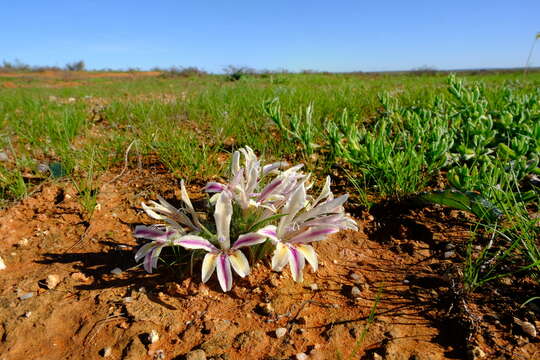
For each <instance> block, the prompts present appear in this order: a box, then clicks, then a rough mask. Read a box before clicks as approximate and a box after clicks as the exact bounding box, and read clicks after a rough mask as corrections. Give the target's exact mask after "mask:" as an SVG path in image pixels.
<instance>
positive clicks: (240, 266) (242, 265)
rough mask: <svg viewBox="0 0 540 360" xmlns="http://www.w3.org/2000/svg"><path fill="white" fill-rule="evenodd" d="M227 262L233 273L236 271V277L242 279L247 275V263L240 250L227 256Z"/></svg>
mask: <svg viewBox="0 0 540 360" xmlns="http://www.w3.org/2000/svg"><path fill="white" fill-rule="evenodd" d="M229 260H230V261H231V265H232V267H233V269H234V271H236V273H237V274H238V275H240V276H241V277H244V276H246V275H247V274H249V262H248V260H247V259H246V256H245V255H244V254H243V253H242V252H241V251H240V250H236V251H234V252H233V253H232V254H231V255H229Z"/></svg>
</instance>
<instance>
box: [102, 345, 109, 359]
mask: <svg viewBox="0 0 540 360" xmlns="http://www.w3.org/2000/svg"><path fill="white" fill-rule="evenodd" d="M111 354H112V348H111V347H110V346H107V347H106V348H103V349H101V356H103V357H108V356H111Z"/></svg>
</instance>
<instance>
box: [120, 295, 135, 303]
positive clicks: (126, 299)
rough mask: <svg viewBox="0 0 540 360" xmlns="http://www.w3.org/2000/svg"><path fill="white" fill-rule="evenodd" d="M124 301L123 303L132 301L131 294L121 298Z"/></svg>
mask: <svg viewBox="0 0 540 360" xmlns="http://www.w3.org/2000/svg"><path fill="white" fill-rule="evenodd" d="M122 300H123V301H124V303H130V302H133V298H132V297H131V296H126V297H125V298H123V299H122Z"/></svg>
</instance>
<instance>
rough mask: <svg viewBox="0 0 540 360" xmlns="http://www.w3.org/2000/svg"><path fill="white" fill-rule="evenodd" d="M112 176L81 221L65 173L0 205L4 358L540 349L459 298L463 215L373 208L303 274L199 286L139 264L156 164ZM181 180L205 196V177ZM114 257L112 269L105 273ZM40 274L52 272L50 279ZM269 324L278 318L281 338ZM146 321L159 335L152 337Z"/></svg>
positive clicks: (258, 272) (162, 186)
mask: <svg viewBox="0 0 540 360" xmlns="http://www.w3.org/2000/svg"><path fill="white" fill-rule="evenodd" d="M115 175H116V174H107V175H105V176H103V177H102V178H101V183H102V186H101V187H100V189H99V194H98V198H97V201H98V204H99V206H98V208H97V209H96V210H95V211H94V213H93V214H92V216H91V217H90V218H88V215H87V214H85V213H84V211H83V209H82V207H81V206H80V205H79V202H78V195H77V193H76V191H75V190H74V189H73V188H72V187H70V186H68V185H62V184H60V185H54V184H48V185H45V186H43V187H42V189H41V191H40V192H39V193H36V194H35V195H33V196H32V197H30V198H28V199H25V200H24V201H22V202H20V203H19V204H15V205H13V206H12V207H11V208H9V209H6V210H4V211H2V212H1V213H0V234H1V235H0V255H1V256H2V258H3V259H4V261H5V262H6V265H7V269H6V270H2V272H1V273H0V274H1V275H2V276H1V277H0V289H1V290H0V291H1V296H0V319H2V320H1V324H0V353H2V355H3V356H5V357H6V359H23V358H24V359H96V358H99V352H100V351H101V350H102V349H104V348H107V347H110V348H111V354H112V358H114V359H119V358H122V359H145V358H149V359H150V358H159V356H160V355H159V354H160V351H163V353H164V354H165V358H166V359H175V358H177V359H181V358H182V356H183V355H184V354H186V353H188V352H190V351H192V350H194V349H202V350H204V351H205V353H206V355H207V356H208V357H212V358H214V359H224V358H226V357H227V356H228V358H229V359H270V358H274V359H288V358H291V357H294V356H295V355H296V354H298V353H306V354H309V356H310V359H333V358H337V357H339V356H341V358H343V359H348V358H353V359H358V358H362V359H372V358H374V357H376V355H375V354H378V355H381V356H383V357H385V358H387V359H415V358H416V359H446V358H464V357H466V356H467V350H468V348H467V346H470V349H469V350H472V349H473V348H474V347H475V346H476V347H478V349H481V350H482V351H483V352H485V353H486V354H487V356H488V357H489V358H494V357H495V356H512V357H513V358H515V359H533V358H538V357H539V356H540V355H539V352H538V342H535V340H531V342H529V341H525V342H524V343H521V344H519V343H517V342H516V341H514V340H513V339H514V338H515V336H513V334H512V331H513V330H511V326H512V325H508V324H507V322H506V321H505V320H504V319H501V320H500V321H498V324H497V322H495V321H494V320H493V321H491V322H490V321H487V320H485V319H484V318H483V317H485V316H488V315H489V316H492V317H493V316H495V315H497V313H496V312H495V311H493V310H491V309H492V308H491V307H489V306H487V305H486V304H484V303H482V302H481V301H476V300H475V299H469V298H461V297H460V293H459V287H458V286H457V285H456V284H455V283H453V282H452V279H454V277H452V272H453V271H455V269H456V264H458V263H459V261H460V259H459V254H458V255H457V257H456V258H452V259H444V256H443V253H444V247H445V244H448V243H452V242H456V243H459V241H464V239H466V236H467V232H466V227H464V225H463V224H464V222H463V221H459V220H460V219H459V217H461V216H462V214H460V213H458V214H456V213H452V212H449V211H446V210H443V209H438V208H431V209H400V211H399V212H397V211H394V212H395V213H394V214H392V211H390V210H388V209H385V208H381V209H379V210H377V209H375V211H374V215H375V217H374V218H369V219H371V220H364V219H363V218H364V216H363V217H362V218H361V219H358V223H359V226H360V228H361V230H360V231H359V232H352V231H346V232H342V233H339V234H337V235H336V236H333V237H332V238H330V239H329V240H328V241H325V242H321V243H319V244H317V245H316V247H317V250H318V253H319V254H320V258H321V267H320V269H319V271H318V272H317V273H312V272H311V271H308V270H306V273H305V281H304V283H303V284H297V283H294V282H293V281H292V280H291V277H290V274H289V272H288V269H287V270H286V271H285V272H283V273H281V274H279V273H275V272H272V271H271V270H269V267H268V265H267V264H258V265H256V266H254V267H253V273H252V274H251V275H250V276H249V277H247V278H245V279H239V278H235V284H234V287H233V290H232V291H231V292H230V293H222V292H221V291H220V290H219V285H218V284H217V281H216V280H215V278H213V279H212V280H211V281H209V283H208V284H207V285H204V284H201V282H200V273H199V269H198V265H197V266H196V267H195V273H194V275H193V276H190V274H189V270H186V271H184V272H182V271H180V269H178V268H167V267H166V266H165V265H161V266H160V269H159V272H158V273H155V274H146V273H144V272H143V271H142V270H141V269H140V268H135V265H136V264H135V263H134V260H133V255H134V251H135V249H136V248H137V247H138V246H139V245H138V244H137V242H136V240H135V239H134V238H133V236H132V230H133V228H134V226H135V225H136V224H140V223H150V221H149V219H148V218H147V217H146V216H145V214H144V213H143V212H141V210H140V202H141V201H142V200H148V199H152V198H155V196H156V194H158V193H159V194H161V195H163V196H164V197H165V198H168V199H178V198H179V196H180V194H179V190H178V188H179V187H178V181H177V180H176V179H173V178H171V177H170V175H168V173H167V172H166V171H165V170H164V169H163V168H161V167H160V166H158V165H155V166H153V167H149V168H148V169H142V170H129V171H127V172H126V173H125V174H123V176H121V177H120V178H119V179H118V180H117V181H114V182H111V183H108V182H109V181H110V180H112V179H113V178H114V176H115ZM189 190H190V192H191V193H193V194H194V195H195V197H199V198H201V197H202V194H201V193H200V186H192V187H190V188H189ZM197 195H198V196H197ZM365 218H368V216H367V215H366V216H365ZM116 267H120V268H121V269H122V270H123V272H122V273H121V274H120V275H114V274H112V273H111V270H112V269H114V268H116ZM49 275H57V276H58V279H59V280H60V282H59V284H58V285H57V286H56V287H54V288H53V289H49V288H48V287H47V285H46V280H47V277H48V276H49ZM30 293H31V294H32V296H31V297H29V298H26V297H27V296H29V295H27V294H30ZM464 299H466V300H467V301H471V302H467V303H466V304H467V305H468V306H467V313H466V314H465V313H463V311H461V310H460V309H462V306H461V305H462V304H461V303H460V302H461V301H464ZM372 309H375V317H374V319H373V321H372V322H371V323H369V322H368V317H369V314H370V312H371V310H372ZM471 318H472V319H476V318H480V319H482V323H481V324H477V323H474V324H472V323H471V322H470V319H471ZM368 325H369V328H368V329H367V330H366V327H367V326H368ZM278 328H284V329H286V331H285V334H284V335H283V336H281V337H279V338H278V337H277V336H276V329H278ZM152 330H156V331H157V333H158V334H159V340H157V341H156V342H155V343H153V344H150V343H148V341H147V334H148V333H149V332H150V331H152ZM522 337H523V336H522Z"/></svg>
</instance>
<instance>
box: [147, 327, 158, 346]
mask: <svg viewBox="0 0 540 360" xmlns="http://www.w3.org/2000/svg"><path fill="white" fill-rule="evenodd" d="M158 340H159V334H158V332H157V331H156V330H152V331H150V334H148V342H149V343H150V344H154V343H156V342H157V341H158Z"/></svg>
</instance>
